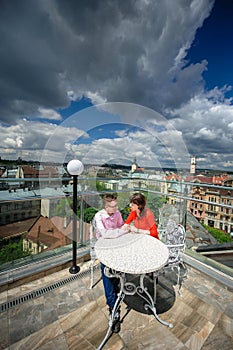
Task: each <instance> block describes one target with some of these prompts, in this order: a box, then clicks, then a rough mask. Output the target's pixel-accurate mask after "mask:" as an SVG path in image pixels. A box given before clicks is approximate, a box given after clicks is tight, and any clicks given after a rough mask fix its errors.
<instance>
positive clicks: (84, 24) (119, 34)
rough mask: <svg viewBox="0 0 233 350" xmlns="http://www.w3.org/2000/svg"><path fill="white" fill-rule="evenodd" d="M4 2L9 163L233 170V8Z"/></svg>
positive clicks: (3, 122) (0, 105) (0, 126)
mask: <svg viewBox="0 0 233 350" xmlns="http://www.w3.org/2000/svg"><path fill="white" fill-rule="evenodd" d="M0 6H1V12H0V17H1V25H0V32H1V37H2V46H1V55H0V62H1V65H0V66H1V76H0V77H1V78H0V81H1V87H2V89H1V90H2V96H1V102H0V130H1V134H2V135H3V136H2V143H1V147H0V155H1V157H2V159H5V158H8V159H17V158H18V157H21V158H22V159H26V160H27V159H28V160H29V159H33V160H38V161H40V160H46V159H50V160H51V161H52V160H55V161H57V160H58V161H63V160H70V159H71V158H79V159H81V160H83V161H85V159H86V161H87V162H90V163H93V164H95V162H97V163H98V164H104V163H106V162H108V161H117V159H118V158H124V159H125V160H126V161H131V160H132V159H133V158H134V157H135V156H136V158H137V159H140V160H141V162H140V164H141V166H142V167H143V166H145V167H147V166H152V167H153V166H156V167H160V168H163V167H164V166H168V167H169V166H175V168H177V169H179V168H182V167H184V164H186V167H189V164H190V163H189V160H190V156H191V155H196V157H197V162H198V165H199V166H200V168H206V169H213V170H216V169H219V170H222V171H224V170H225V171H232V170H233V158H232V157H233V156H232V149H233V139H232V131H233V106H232V97H233V92H232V85H233V77H232V70H231V62H232V58H233V49H232V47H231V45H230V43H231V37H232V34H233V28H232V27H233V26H232V24H231V19H232V14H233V3H232V2H231V1H229V0H223V1H221V0H217V1H212V0H209V1H206V0H200V1H198V2H197V1H194V0H190V1H187V4H186V6H184V5H183V2H181V1H177V2H176V4H174V3H173V2H162V3H161V2H159V1H147V2H143V1H136V2H135V1H134V2H131V1H128V2H127V4H123V3H121V2H114V3H112V2H108V1H106V2H104V3H100V2H98V1H96V2H95V6H91V4H90V3H89V2H85V3H81V2H77V1H70V2H69V3H66V2H61V1H56V0H54V1H50V2H37V3H35V2H33V1H30V0H28V1H25V2H21V1H14V2H3V3H2V4H1V5H0ZM105 103H106V104H105ZM86 107H88V108H86ZM132 113H134V114H133V115H132ZM89 114H90V115H91V117H90V115H89ZM165 160H166V162H165Z"/></svg>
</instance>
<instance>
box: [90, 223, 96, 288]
mask: <svg viewBox="0 0 233 350" xmlns="http://www.w3.org/2000/svg"><path fill="white" fill-rule="evenodd" d="M96 241H97V238H96V228H95V220H94V219H93V221H92V223H91V225H90V257H91V263H90V272H91V284H90V289H92V288H93V286H94V266H95V262H96V260H97V257H96V254H95V243H96Z"/></svg>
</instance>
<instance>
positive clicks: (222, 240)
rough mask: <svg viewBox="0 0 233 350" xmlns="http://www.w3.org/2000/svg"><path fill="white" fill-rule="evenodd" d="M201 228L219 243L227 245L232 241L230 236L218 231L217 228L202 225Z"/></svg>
mask: <svg viewBox="0 0 233 350" xmlns="http://www.w3.org/2000/svg"><path fill="white" fill-rule="evenodd" d="M202 226H203V227H204V228H205V229H206V230H207V231H208V232H209V233H210V234H211V235H212V236H213V237H214V238H216V239H217V240H218V241H219V242H220V243H227V242H231V241H232V239H231V236H230V235H229V234H228V233H225V232H223V231H221V230H218V229H217V228H214V227H210V226H207V225H205V224H202Z"/></svg>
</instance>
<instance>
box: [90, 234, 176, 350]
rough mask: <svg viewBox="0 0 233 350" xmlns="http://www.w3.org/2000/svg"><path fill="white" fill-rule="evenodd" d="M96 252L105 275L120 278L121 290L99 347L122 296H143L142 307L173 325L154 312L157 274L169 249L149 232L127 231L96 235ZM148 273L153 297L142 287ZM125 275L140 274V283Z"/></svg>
mask: <svg viewBox="0 0 233 350" xmlns="http://www.w3.org/2000/svg"><path fill="white" fill-rule="evenodd" d="M95 253H96V256H97V258H98V260H99V261H101V262H102V263H103V264H104V265H105V266H106V267H107V268H105V274H106V275H107V276H108V277H118V278H119V280H120V291H119V293H118V297H117V300H116V303H115V305H114V308H113V311H112V315H111V317H110V320H109V327H108V330H107V333H106V336H105V338H104V340H103V341H102V343H101V344H100V346H99V348H98V349H101V348H102V346H103V345H104V344H105V342H106V339H107V338H108V337H109V334H110V332H111V328H112V325H113V322H114V319H115V315H116V313H117V311H118V310H119V307H120V305H121V303H122V301H123V300H124V297H125V295H135V294H137V295H138V296H140V297H141V298H142V299H144V301H145V306H144V307H145V309H146V310H148V309H150V310H151V311H152V313H153V315H154V316H155V318H156V319H157V320H158V321H159V322H160V323H162V324H163V325H165V326H168V327H170V328H172V327H173V325H172V324H171V323H167V322H165V321H163V320H162V319H161V318H160V317H159V316H158V314H157V311H156V277H157V273H158V271H159V270H160V269H161V268H163V267H164V266H165V265H166V263H167V261H168V258H169V251H168V248H167V247H166V245H165V244H164V243H162V242H161V241H159V240H158V239H156V238H154V237H152V236H149V235H144V234H135V233H127V234H125V235H123V236H121V237H118V238H113V239H104V238H102V237H101V238H99V239H98V241H97V242H96V244H95ZM151 272H152V273H153V276H154V296H153V297H152V296H151V295H150V293H149V292H148V291H147V288H145V286H144V279H145V276H146V274H148V273H151ZM125 274H135V275H140V282H139V285H135V284H134V283H132V282H127V280H126V277H125Z"/></svg>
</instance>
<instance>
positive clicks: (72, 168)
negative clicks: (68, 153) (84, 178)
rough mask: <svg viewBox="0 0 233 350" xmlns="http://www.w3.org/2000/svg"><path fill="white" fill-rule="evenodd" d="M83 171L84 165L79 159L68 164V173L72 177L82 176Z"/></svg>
mask: <svg viewBox="0 0 233 350" xmlns="http://www.w3.org/2000/svg"><path fill="white" fill-rule="evenodd" d="M83 170H84V166H83V163H82V162H81V161H80V160H78V159H73V160H71V161H69V163H68V164H67V171H68V173H69V174H70V175H81V174H82V172H83Z"/></svg>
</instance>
